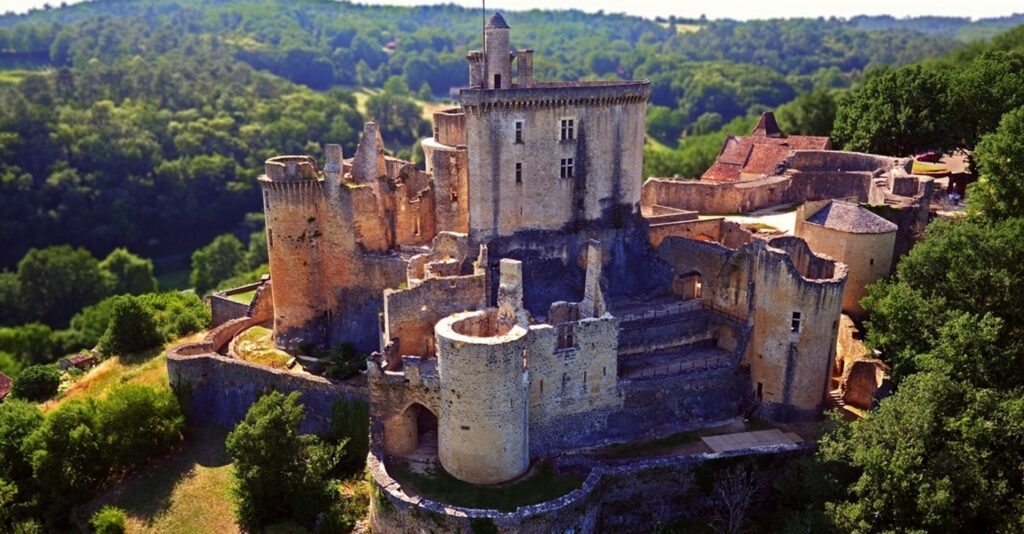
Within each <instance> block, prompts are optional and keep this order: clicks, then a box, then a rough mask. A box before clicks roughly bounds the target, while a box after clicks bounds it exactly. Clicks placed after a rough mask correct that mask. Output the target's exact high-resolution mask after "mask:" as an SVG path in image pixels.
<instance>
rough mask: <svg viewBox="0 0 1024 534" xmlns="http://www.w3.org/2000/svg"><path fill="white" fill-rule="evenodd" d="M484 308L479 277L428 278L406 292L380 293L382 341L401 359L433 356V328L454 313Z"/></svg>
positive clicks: (483, 285)
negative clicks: (389, 342)
mask: <svg viewBox="0 0 1024 534" xmlns="http://www.w3.org/2000/svg"><path fill="white" fill-rule="evenodd" d="M486 306H487V288H486V278H485V277H484V275H483V274H479V275H467V276H453V277H446V278H430V279H427V280H424V281H423V282H422V283H420V284H419V285H417V286H416V287H411V288H409V289H397V290H391V289H385V290H384V317H385V319H386V322H385V325H384V328H385V330H384V338H385V339H386V340H397V347H396V350H397V351H398V354H399V355H400V356H404V355H420V356H433V355H434V325H435V324H437V322H438V321H440V320H441V319H443V318H445V317H448V316H449V315H451V314H453V313H457V312H463V311H469V310H479V309H483V308H484V307H486Z"/></svg>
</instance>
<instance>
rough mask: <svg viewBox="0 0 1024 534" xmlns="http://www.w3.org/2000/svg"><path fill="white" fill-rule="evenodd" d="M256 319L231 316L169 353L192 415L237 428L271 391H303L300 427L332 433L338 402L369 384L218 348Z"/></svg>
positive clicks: (170, 368) (360, 394)
mask: <svg viewBox="0 0 1024 534" xmlns="http://www.w3.org/2000/svg"><path fill="white" fill-rule="evenodd" d="M255 324H257V323H256V321H254V320H253V319H251V318H244V319H236V320H234V321H229V322H228V323H225V324H223V325H221V327H219V328H216V329H214V330H212V331H210V333H209V334H208V335H207V337H206V339H205V340H204V341H203V342H202V343H196V344H187V345H181V346H178V347H175V348H172V349H171V350H169V351H168V352H167V376H168V378H169V380H170V383H171V387H172V388H174V390H175V391H176V392H178V393H179V397H180V398H181V399H182V402H183V405H184V408H185V411H186V413H187V414H188V416H189V418H190V420H192V421H194V422H199V423H204V424H210V423H212V424H216V425H219V426H224V427H228V428H230V427H234V426H235V425H236V424H238V422H239V421H241V420H242V419H244V418H245V414H246V413H247V412H248V411H249V407H250V406H252V404H253V403H255V402H256V401H257V400H258V399H259V398H260V397H261V396H263V395H265V394H267V393H269V392H271V391H280V392H282V393H291V392H293V391H298V392H301V393H302V404H303V405H304V406H305V408H306V418H305V420H303V422H302V425H301V426H300V429H299V430H300V431H301V432H307V433H315V434H327V433H329V432H330V431H331V423H332V421H331V417H332V414H333V408H334V403H335V402H336V401H338V400H341V399H348V400H352V399H359V400H366V399H367V398H368V391H367V389H366V386H365V385H363V384H361V383H360V382H359V381H358V380H350V381H346V382H338V381H335V380H330V379H327V378H324V377H319V376H313V375H309V374H299V373H293V372H289V371H284V370H278V369H271V368H268V367H264V366H261V365H256V364H252V363H248V362H244V361H241V360H235V359H232V358H228V357H226V356H223V355H221V354H218V353H217V350H219V349H221V348H222V347H223V346H225V345H226V344H227V342H228V341H230V340H231V338H233V337H234V336H235V335H237V334H238V333H239V332H241V331H243V330H245V329H246V328H249V327H251V326H254V325H255Z"/></svg>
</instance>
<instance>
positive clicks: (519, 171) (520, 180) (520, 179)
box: [516, 163, 523, 184]
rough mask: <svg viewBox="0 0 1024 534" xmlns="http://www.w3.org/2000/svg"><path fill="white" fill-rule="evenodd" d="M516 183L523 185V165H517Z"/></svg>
mask: <svg viewBox="0 0 1024 534" xmlns="http://www.w3.org/2000/svg"><path fill="white" fill-rule="evenodd" d="M516 183H517V184H521V183H523V164H522V163H516Z"/></svg>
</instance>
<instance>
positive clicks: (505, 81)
mask: <svg viewBox="0 0 1024 534" xmlns="http://www.w3.org/2000/svg"><path fill="white" fill-rule="evenodd" d="M509 29H510V28H509V27H508V23H507V22H505V18H504V17H502V16H501V13H495V14H494V15H492V16H491V20H489V21H487V25H485V26H484V55H485V60H484V62H485V82H486V88H487V89H509V88H511V87H512V52H511V49H510V48H509Z"/></svg>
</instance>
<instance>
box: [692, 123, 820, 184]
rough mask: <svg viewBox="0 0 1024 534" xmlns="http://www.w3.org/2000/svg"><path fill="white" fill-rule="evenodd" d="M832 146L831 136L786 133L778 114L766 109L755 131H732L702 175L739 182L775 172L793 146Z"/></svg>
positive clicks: (799, 148)
mask: <svg viewBox="0 0 1024 534" xmlns="http://www.w3.org/2000/svg"><path fill="white" fill-rule="evenodd" d="M831 147H832V143H831V141H830V140H829V138H828V137H818V136H813V135H792V136H788V137H787V136H785V135H783V134H782V131H781V130H779V125H778V124H777V123H776V122H775V116H774V115H772V113H770V112H766V113H763V114H762V115H761V120H760V121H758V123H757V126H756V127H755V128H754V131H753V133H752V134H751V135H749V136H735V135H730V136H728V137H726V138H725V143H723V144H722V150H721V151H720V152H719V154H718V158H716V159H715V163H714V164H712V165H711V167H710V168H709V169H708V170H707V171H705V172H704V175H703V176H701V178H700V179H701V180H706V181H712V182H738V181H740V180H744V179H756V178H763V177H765V176H771V175H772V174H774V173H775V169H776V168H778V166H779V164H781V163H782V161H783V160H784V159H786V156H788V155H789V153H790V151H792V150H828V149H830V148H831ZM743 175H748V177H744V176H743ZM749 175H753V176H749Z"/></svg>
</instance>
